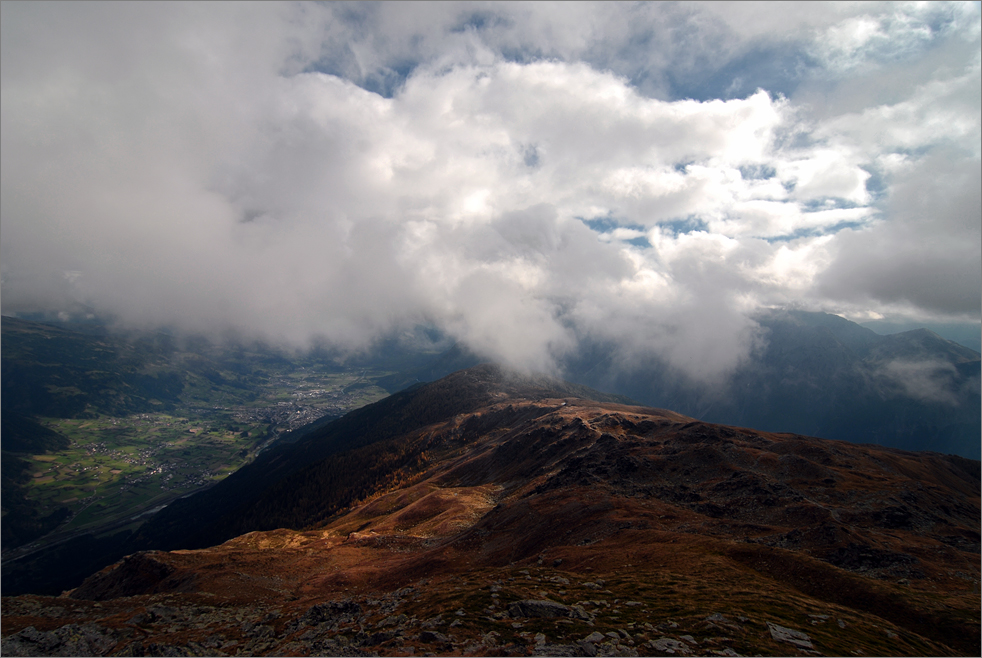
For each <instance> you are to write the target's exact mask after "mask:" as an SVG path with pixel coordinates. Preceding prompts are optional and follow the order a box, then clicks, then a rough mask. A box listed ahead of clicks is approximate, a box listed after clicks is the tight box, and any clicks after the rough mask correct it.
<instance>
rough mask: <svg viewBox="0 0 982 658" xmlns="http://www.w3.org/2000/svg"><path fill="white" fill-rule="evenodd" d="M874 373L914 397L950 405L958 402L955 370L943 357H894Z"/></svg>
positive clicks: (908, 395) (955, 404)
mask: <svg viewBox="0 0 982 658" xmlns="http://www.w3.org/2000/svg"><path fill="white" fill-rule="evenodd" d="M878 374H879V376H880V377H881V378H883V379H884V380H885V381H886V382H887V383H888V385H889V386H890V387H891V388H895V389H899V390H901V391H902V392H903V393H904V394H905V395H906V396H907V397H911V398H914V399H915V400H920V401H923V402H929V403H930V402H940V403H941V404H946V405H949V406H952V407H954V406H957V405H958V403H959V394H958V391H957V387H956V384H955V379H956V377H957V375H958V372H957V370H956V369H955V366H953V365H952V364H950V363H948V362H947V361H904V360H899V359H898V360H896V361H890V362H889V363H886V364H884V365H883V366H882V367H881V368H880V369H879V371H878Z"/></svg>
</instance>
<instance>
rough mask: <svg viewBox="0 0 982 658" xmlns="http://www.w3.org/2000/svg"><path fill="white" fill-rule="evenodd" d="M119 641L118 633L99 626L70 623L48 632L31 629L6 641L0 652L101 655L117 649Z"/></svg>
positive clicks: (34, 654)
mask: <svg viewBox="0 0 982 658" xmlns="http://www.w3.org/2000/svg"><path fill="white" fill-rule="evenodd" d="M116 642H117V640H116V633H115V632H114V631H112V630H109V629H105V628H102V627H100V626H96V625H95V624H85V625H84V626H78V625H76V624H66V625H64V626H62V627H61V628H56V629H55V630H53V631H48V632H41V631H38V630H37V629H35V628H34V627H33V626H28V627H27V628H25V629H23V630H22V631H20V632H19V633H15V634H13V635H11V636H9V637H7V638H4V640H3V642H2V644H0V653H2V654H3V655H4V656H45V655H48V656H51V655H54V656H101V655H104V654H106V653H108V652H109V651H110V650H111V649H112V648H113V647H114V646H116Z"/></svg>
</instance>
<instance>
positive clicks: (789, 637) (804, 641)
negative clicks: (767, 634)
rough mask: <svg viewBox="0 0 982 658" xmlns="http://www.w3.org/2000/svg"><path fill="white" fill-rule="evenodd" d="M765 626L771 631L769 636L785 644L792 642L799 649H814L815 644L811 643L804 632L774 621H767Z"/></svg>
mask: <svg viewBox="0 0 982 658" xmlns="http://www.w3.org/2000/svg"><path fill="white" fill-rule="evenodd" d="M767 628H769V629H770V631H771V637H772V638H774V639H775V640H776V641H778V642H785V643H787V644H793V645H794V646H796V647H798V648H800V649H814V648H815V645H813V644H812V641H811V638H810V637H808V635H807V634H806V633H802V632H801V631H796V630H794V629H793V628H786V627H784V626H779V625H778V624H775V623H774V622H770V621H769V622H767Z"/></svg>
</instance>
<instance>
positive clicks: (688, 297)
mask: <svg viewBox="0 0 982 658" xmlns="http://www.w3.org/2000/svg"><path fill="white" fill-rule="evenodd" d="M12 7H13V9H12V10H11V9H9V8H8V7H7V6H5V8H4V19H5V20H4V22H3V39H2V48H3V51H2V66H3V82H2V84H3V94H2V103H3V108H2V109H3V112H2V117H0V120H2V139H3V144H2V147H3V148H2V149H0V151H2V153H0V157H2V159H3V172H4V173H3V180H2V188H3V190H2V192H3V193H2V212H3V224H2V242H0V248H2V251H3V256H2V268H3V302H4V308H5V310H16V308H18V307H21V308H25V307H27V306H29V305H30V304H32V303H33V304H41V303H43V304H49V305H51V304H54V305H58V304H59V303H64V300H65V299H67V298H76V299H79V300H81V301H84V302H85V303H88V304H91V305H93V306H94V307H96V308H98V309H101V310H106V311H110V312H112V313H114V314H117V315H118V316H119V317H120V318H121V319H122V320H123V321H125V322H130V323H144V324H158V323H165V324H172V325H175V326H178V327H182V328H185V329H188V330H207V331H220V330H223V329H226V328H236V329H238V330H239V331H241V332H244V333H246V334H252V335H257V336H264V337H267V338H270V339H281V340H288V341H291V342H294V343H297V344H303V343H305V342H307V341H309V340H310V339H311V338H313V337H323V338H326V339H328V340H330V341H333V342H335V343H337V344H339V345H341V346H346V347H350V348H354V349H358V348H362V347H364V346H366V345H368V344H369V343H370V342H371V341H372V340H373V339H375V338H377V337H378V336H380V335H382V334H384V333H386V332H389V331H393V330H397V329H399V328H400V327H404V326H406V325H411V324H413V323H418V322H426V323H432V324H435V325H437V326H440V327H442V328H444V329H445V330H447V331H449V332H451V333H453V334H454V335H456V336H457V337H459V338H460V339H462V340H464V341H466V342H468V343H469V344H470V345H472V346H473V347H474V348H475V349H477V350H478V351H481V352H483V353H485V354H487V355H490V356H495V357H498V358H502V359H505V360H507V361H509V362H511V363H513V364H517V365H523V366H525V367H529V368H533V367H534V368H541V369H548V368H550V367H551V364H552V363H553V359H554V357H556V356H558V355H560V354H563V353H564V352H566V351H568V350H571V349H574V348H575V343H576V339H577V337H578V336H584V335H589V336H592V337H595V338H599V339H603V340H615V341H618V342H619V343H620V344H621V345H623V346H624V350H625V354H652V353H654V354H657V355H660V357H661V358H663V359H664V360H666V361H667V362H669V363H670V364H671V365H673V366H674V367H676V368H677V369H679V370H680V371H681V372H685V373H687V374H688V375H690V376H691V377H693V378H695V379H697V380H701V381H718V380H720V379H721V378H723V377H725V374H726V373H727V372H728V371H729V370H731V369H732V368H733V367H734V366H735V365H736V364H737V363H739V362H740V360H741V359H743V358H746V355H747V354H748V351H749V350H750V349H751V347H752V346H753V345H754V343H755V341H756V340H757V337H756V333H755V325H754V323H753V322H752V320H750V319H749V318H750V317H751V314H752V313H753V311H754V309H755V308H757V307H759V306H761V305H773V304H786V303H790V302H800V303H806V304H810V305H812V306H815V307H819V308H833V307H837V306H846V307H848V308H849V309H850V310H856V309H860V310H862V312H866V313H884V314H889V313H890V312H893V311H894V310H896V309H897V308H899V307H903V308H905V309H907V310H910V309H911V308H914V309H921V310H922V311H923V312H925V313H935V314H940V315H943V316H945V317H955V316H957V317H965V316H971V315H972V314H973V313H974V314H977V313H978V298H979V294H978V289H979V282H978V276H977V273H978V252H979V249H978V245H979V239H978V225H979V221H978V205H977V204H976V205H975V206H973V205H972V203H973V201H972V199H974V198H976V197H977V194H978V177H977V176H976V177H975V178H974V179H973V178H972V175H971V173H972V172H973V171H975V169H972V167H973V166H974V167H975V168H976V169H977V163H978V159H979V153H978V143H979V118H978V116H979V110H978V108H979V101H978V61H977V58H976V59H974V60H970V61H966V60H965V59H964V57H963V54H962V55H959V54H958V53H962V51H961V50H958V49H955V50H953V51H952V52H954V53H955V54H956V55H958V57H961V59H958V58H957V57H955V56H954V55H953V56H952V57H955V59H953V60H952V61H950V62H948V61H946V62H945V64H944V67H940V65H939V66H938V67H936V69H937V70H938V71H939V74H938V75H937V76H935V79H933V80H929V81H923V82H922V83H919V84H916V85H914V86H912V87H911V86H910V85H906V86H898V87H896V89H895V94H894V95H895V96H896V97H895V98H893V99H892V100H890V101H889V102H880V101H877V102H876V103H874V104H869V103H867V104H865V105H861V106H860V107H856V100H855V98H856V97H855V96H850V97H849V100H848V102H846V101H842V103H843V104H842V105H841V107H840V105H837V104H836V103H838V102H839V101H836V102H835V103H830V104H828V105H827V106H825V107H823V108H822V109H821V111H818V110H816V109H815V108H813V107H811V106H809V105H806V104H801V103H798V102H797V101H796V99H795V98H794V97H792V98H784V97H781V96H779V95H776V94H769V93H768V92H767V90H761V91H758V92H757V93H753V94H750V95H748V96H746V97H744V98H735V99H730V100H722V99H717V100H710V101H706V102H699V101H695V100H686V99H671V98H667V97H665V95H666V94H667V93H668V90H669V89H670V87H671V85H670V84H668V82H666V81H669V80H670V79H671V78H672V76H677V75H678V74H679V72H680V71H681V72H694V73H698V72H699V71H704V70H707V69H705V67H706V66H708V64H705V62H703V63H699V61H696V59H691V58H692V57H695V55H691V54H690V55H685V56H683V54H682V48H681V45H680V42H679V41H678V40H679V38H680V37H679V36H678V35H679V34H680V33H687V34H688V35H689V36H687V37H686V39H688V41H686V42H685V44H683V45H688V46H692V45H694V44H700V43H705V44H708V45H707V48H715V50H712V52H716V53H718V54H719V56H720V57H738V56H742V55H741V53H746V52H749V51H751V50H752V49H753V48H754V47H757V46H755V44H757V41H759V40H761V39H769V40H770V41H773V40H774V39H775V38H776V37H774V34H773V33H768V34H770V36H766V37H765V36H764V35H763V34H762V33H760V32H755V31H754V30H755V28H753V27H752V26H750V25H748V24H747V22H746V21H745V20H743V18H741V16H740V15H733V14H728V13H726V12H725V11H722V10H720V9H719V8H718V7H715V6H709V7H703V6H701V5H694V6H683V7H675V6H668V7H666V6H661V5H637V6H635V5H617V6H615V7H613V8H607V6H606V5H603V6H601V5H575V6H574V7H572V8H565V9H561V10H557V9H556V8H553V7H551V6H548V5H539V4H535V5H517V6H513V5H496V4H491V5H480V6H475V5H469V4H464V5H429V4H426V5H414V6H411V7H409V8H406V7H404V6H402V5H396V4H391V5H377V6H376V5H371V6H362V5H355V6H354V7H352V8H351V10H352V12H354V14H353V15H355V18H350V17H349V18H344V17H343V16H342V15H341V14H339V12H341V13H343V12H342V10H341V8H339V7H337V6H334V5H327V6H321V5H289V4H273V5H261V6H258V7H254V6H252V5H233V6H224V5H206V6H204V7H198V6H197V5H180V6H177V7H169V6H167V5H152V6H149V7H144V6H143V5H125V6H118V5H83V6H82V7H75V6H74V5H71V6H65V7H63V8H60V9H58V10H57V11H56V10H54V9H52V8H51V6H49V5H41V6H37V7H32V6H20V5H13V6H12ZM863 7H864V6H860V7H859V8H856V7H852V8H850V9H849V10H848V11H845V10H842V9H841V8H835V9H833V10H831V11H824V10H823V11H821V12H816V11H813V10H809V11H811V12H812V13H809V14H807V16H805V17H803V18H801V19H800V20H799V19H797V18H796V19H795V21H797V22H794V21H792V22H791V23H788V25H789V27H788V28H787V30H786V31H785V32H784V33H783V34H784V35H785V37H786V38H787V39H789V40H793V39H798V40H801V39H806V38H810V37H808V35H814V34H830V33H834V34H837V35H838V37H837V38H838V39H839V40H838V41H837V42H836V43H838V44H839V45H838V46H836V48H838V49H839V50H837V51H836V52H840V51H841V52H842V53H846V55H848V57H850V58H853V59H855V58H857V57H860V58H861V57H867V58H868V59H870V61H873V60H875V61H876V62H882V61H885V60H884V58H885V57H886V56H885V55H883V53H885V52H888V51H889V52H903V53H906V54H905V55H904V57H916V56H918V55H917V53H918V52H920V51H918V48H921V50H923V49H924V48H926V46H923V44H922V45H920V46H917V47H916V48H915V47H914V46H912V45H910V44H914V45H916V44H917V43H921V42H919V41H917V40H916V39H915V37H917V35H918V34H920V33H919V32H917V30H919V29H920V28H919V27H917V25H914V23H910V25H914V27H910V29H907V28H903V25H904V24H903V21H900V22H896V21H894V22H890V20H887V19H885V18H883V16H882V15H881V14H883V12H886V13H887V14H889V13H890V12H891V11H893V10H892V9H889V8H887V9H884V8H883V7H879V8H878V9H877V10H876V11H878V12H880V13H879V14H875V16H874V18H873V19H869V20H867V18H864V16H865V14H864V13H863V12H864V11H866V10H865V9H863ZM755 11H756V9H755ZM789 11H790V9H789V8H788V7H783V6H782V7H780V8H778V9H777V10H776V12H777V13H779V14H782V15H787V12H789ZM898 11H899V10H898ZM958 11H961V10H958ZM758 13H759V12H758ZM765 13H766V12H765ZM870 13H871V15H872V14H874V13H875V12H872V11H871V12H870ZM954 13H955V14H957V13H958V12H954ZM976 14H977V11H976ZM884 15H885V14H884ZM959 15H960V14H959ZM891 20H892V19H891ZM898 20H899V19H898ZM925 20H926V19H925ZM958 20H962V19H960V18H959V19H958ZM849 21H852V22H851V23H850V22H849ZM863 21H866V23H863ZM870 21H873V22H870ZM908 22H909V21H908ZM922 22H923V21H922ZM962 22H964V21H962ZM867 23H868V24H869V25H874V23H875V26H876V29H875V30H874V29H873V28H872V27H870V28H869V30H867V31H866V32H864V31H863V30H862V29H860V27H861V26H862V25H863V24H867ZM956 23H958V21H954V20H952V21H949V22H948V23H946V25H949V27H948V28H945V29H947V30H948V31H949V32H951V31H952V30H955V28H954V27H950V26H951V25H956ZM898 25H900V27H897V26H898ZM918 25H919V23H918ZM884 26H885V27H884ZM901 28H903V29H901ZM959 29H961V31H958V30H955V32H953V34H955V36H954V37H950V38H951V39H954V38H956V37H957V38H958V39H963V40H964V39H966V38H969V39H970V38H975V39H976V41H977V38H978V37H977V34H976V36H975V37H970V35H969V37H966V34H967V33H966V30H967V29H968V28H964V29H962V28H959ZM835 30H838V32H834V31H835ZM686 31H688V32H686ZM830 31H831V32H830ZM942 32H943V30H942V31H937V30H935V32H932V35H933V36H932V37H931V39H933V41H932V43H934V42H937V41H938V40H939V39H943V38H948V37H945V36H944V34H942ZM641 34H643V35H646V36H645V38H653V35H674V36H672V37H671V39H669V40H668V41H666V42H665V43H667V44H668V45H664V44H661V43H660V42H652V43H653V46H652V48H651V49H650V50H651V52H649V53H647V54H646V55H644V57H641V56H640V55H636V52H637V48H636V45H637V39H639V38H640V37H639V35H641ZM864 35H865V36H864ZM897 35H900V36H897ZM939 35H940V36H939ZM840 37H841V38H840ZM666 38H668V37H666ZM895 38H896V39H906V40H907V41H906V42H905V43H907V45H904V44H900V45H896V46H890V48H893V50H890V48H887V46H885V45H882V44H881V42H882V41H883V40H886V41H887V42H889V41H890V40H891V39H895ZM656 41H657V40H656ZM908 42H909V43H908ZM809 43H812V42H809ZM346 44H347V45H346ZM714 44H715V45H714ZM870 44H873V45H876V44H880V45H876V47H875V48H874V47H873V45H870ZM757 45H759V44H757ZM812 45H814V43H812ZM877 48H878V49H879V50H877ZM509 49H511V50H514V51H515V52H516V53H517V54H515V55H514V56H506V53H507V52H511V50H509ZM874 51H875V52H874ZM631 53H635V54H631ZM864 53H865V54H864ZM870 53H873V54H870ZM876 53H880V54H876ZM519 55H521V56H519ZM538 55H544V57H540V56H538ZM846 55H843V57H845V56H846ZM874 55H875V57H874ZM836 56H837V57H838V55H836ZM686 57H689V58H690V59H691V61H690V59H686ZM829 57H831V55H830V56H829ZM898 57H899V55H898ZM638 58H640V59H638ZM877 58H879V59H877ZM403 61H406V62H410V64H411V65H410V64H407V65H406V67H404V68H405V70H409V69H411V70H412V72H411V74H409V75H403V74H400V73H399V71H400V70H403V69H402V68H400V67H401V66H402V65H401V64H400V62H403ZM700 61H701V60H700ZM850 61H851V60H850ZM598 62H608V63H609V64H610V66H609V68H604V67H603V66H601V65H599V64H598ZM629 62H634V63H633V64H631V65H630V66H629V65H628V64H629ZM615 65H616V66H615ZM877 65H878V66H880V65H883V64H877ZM631 66H635V67H636V68H635V69H632V68H631ZM850 66H852V65H850ZM883 66H885V65H883ZM637 67H640V68H645V67H647V68H645V70H646V71H647V72H646V73H644V75H642V74H641V73H638V71H639V70H640V68H637ZM659 67H660V68H659ZM671 67H677V68H671ZM700 67H703V68H700ZM973 67H974V68H973ZM853 68H863V67H860V66H858V65H857V66H854V67H853ZM868 68H869V67H866V69H868ZM317 69H319V70H321V71H328V70H330V71H332V72H333V74H332V73H324V72H317ZM848 70H851V69H849V67H848V66H840V67H839V68H836V69H835V70H834V71H832V70H831V69H829V71H831V72H830V73H829V75H830V76H832V77H835V76H840V77H841V76H845V75H847V74H848ZM864 70H865V69H864ZM833 73H834V76H833V75H832V74H833ZM864 75H865V74H864ZM383 83H384V84H383ZM372 85H376V86H382V87H385V86H386V85H387V87H386V89H388V91H390V92H393V93H391V94H390V96H389V97H386V96H383V95H379V94H378V93H375V92H374V91H372V90H371V89H372ZM666 85H667V86H666ZM366 87H367V88H366ZM809 93H810V92H809ZM833 96H834V94H833ZM843 108H844V109H843ZM871 182H875V183H876V185H877V186H878V187H876V186H874V188H875V189H874V188H871ZM871 189H873V193H871V191H870V190H871ZM973 195H974V196H973ZM592 220H596V221H597V222H599V224H593V225H595V226H601V227H606V228H602V230H598V231H594V230H591V229H590V228H588V225H587V223H584V221H586V222H591V221H592ZM973 240H974V242H973ZM918 259H920V260H918ZM925 259H926V260H925ZM972 268H974V269H972ZM66 271H71V272H74V273H76V274H74V275H73V278H72V281H71V282H69V281H66V279H65V277H64V274H63V273H64V272H66ZM969 273H974V274H972V276H968V274H969ZM941 280H947V281H949V282H952V281H953V282H954V283H949V284H948V287H947V289H946V291H945V292H943V293H940V294H939V293H938V292H937V290H935V288H936V287H937V285H938V282H939V281H941ZM932 291H933V292H932ZM973 295H974V300H975V301H974V302H972V299H973Z"/></svg>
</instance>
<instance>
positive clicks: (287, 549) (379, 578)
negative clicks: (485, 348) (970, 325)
mask: <svg viewBox="0 0 982 658" xmlns="http://www.w3.org/2000/svg"><path fill="white" fill-rule="evenodd" d="M591 398H601V399H600V400H597V399H591ZM979 487H980V480H979V463H978V462H977V461H974V460H969V459H965V458H961V457H957V456H952V455H941V454H937V453H913V452H907V451H903V450H897V449H891V448H883V447H878V446H872V445H856V444H850V443H847V442H843V441H830V440H823V439H817V438H813V437H806V436H800V435H794V434H784V433H769V432H762V431H758V430H753V429H747V428H739V427H728V426H723V425H713V424H709V423H703V422H699V421H696V420H694V419H692V418H689V417H686V416H683V415H680V414H677V413H674V412H671V411H666V410H662V409H653V408H649V407H639V406H632V405H626V404H623V403H622V402H618V401H616V399H614V398H613V397H611V396H605V395H604V394H601V393H598V392H596V391H593V392H591V391H589V389H585V388H584V387H581V386H576V385H571V384H568V383H564V382H558V381H555V380H548V379H545V378H535V377H523V376H519V375H516V374H508V373H505V372H503V371H501V370H500V369H497V368H495V367H492V366H479V367H475V368H471V369H468V370H465V371H462V372H458V373H454V374H453V375H450V376H448V377H446V378H444V379H442V380H439V381H437V382H434V383H432V384H428V385H425V386H421V387H418V388H415V389H413V390H411V391H406V392H403V393H400V394H397V395H393V396H391V397H389V398H386V399H384V400H382V401H380V402H377V403H374V404H370V405H367V406H365V407H362V408H361V409H359V410H357V411H355V412H352V413H350V414H348V415H347V416H345V417H344V418H342V419H340V420H338V421H335V422H334V423H330V424H327V425H323V426H320V427H314V428H308V429H307V430H306V431H305V433H303V434H301V435H300V436H298V437H297V438H296V440H295V441H293V442H289V443H284V444H282V445H279V446H276V447H275V448H274V449H271V450H270V451H267V452H264V453H262V454H261V455H259V456H258V457H257V458H256V459H255V460H254V461H253V462H252V464H251V465H250V466H247V467H246V468H244V469H242V470H240V471H239V472H237V473H236V474H235V475H233V476H230V477H228V478H226V479H224V480H223V481H222V482H220V483H218V484H217V485H215V486H214V487H211V488H209V489H208V490H206V491H203V492H201V493H199V494H196V495H193V496H190V497H187V498H184V499H182V500H181V501H179V502H178V503H175V504H174V505H172V506H170V507H168V508H167V509H165V510H163V511H162V512H161V513H160V514H157V515H155V516H154V518H153V519H151V520H150V521H149V522H148V523H146V524H144V526H143V527H142V528H141V529H140V531H139V532H137V533H136V534H135V535H134V537H133V538H131V540H130V541H129V543H128V544H127V546H126V552H125V554H127V556H126V557H124V558H122V559H120V560H118V561H117V562H116V563H115V564H112V565H110V566H108V567H106V568H104V569H102V570H101V571H99V573H96V574H93V575H91V576H89V577H88V578H86V579H85V580H84V581H83V582H81V583H80V584H79V585H78V586H77V587H74V588H73V589H72V590H71V591H68V592H65V593H63V594H62V595H61V596H41V595H36V594H32V595H22V596H18V597H5V598H4V605H3V637H4V639H3V653H4V655H53V654H58V655H325V654H326V655H388V656H408V655H423V654H426V653H432V654H433V655H475V656H479V655H509V656H514V655H586V656H598V655H599V656H633V655H676V656H685V655H720V656H733V655H803V656H807V655H856V656H861V655H976V653H977V651H978V649H979V640H980V635H979V622H978V620H979V580H980V564H979V537H980V535H979V529H980V527H979V514H980V507H979V505H980V489H979ZM249 524H251V526H252V529H251V531H250V530H249ZM206 526H207V528H206ZM204 530H208V532H207V533H205V534H201V533H202V531H204ZM195 533H197V534H195ZM222 536H224V537H225V538H224V539H222V538H221V537H222ZM216 539H217V540H216ZM140 542H144V543H143V544H142V546H141V543H140ZM175 545H177V546H175ZM151 546H156V547H158V549H157V550H149V549H150V547H151ZM167 546H170V550H159V548H164V547H167ZM5 577H6V574H5Z"/></svg>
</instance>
